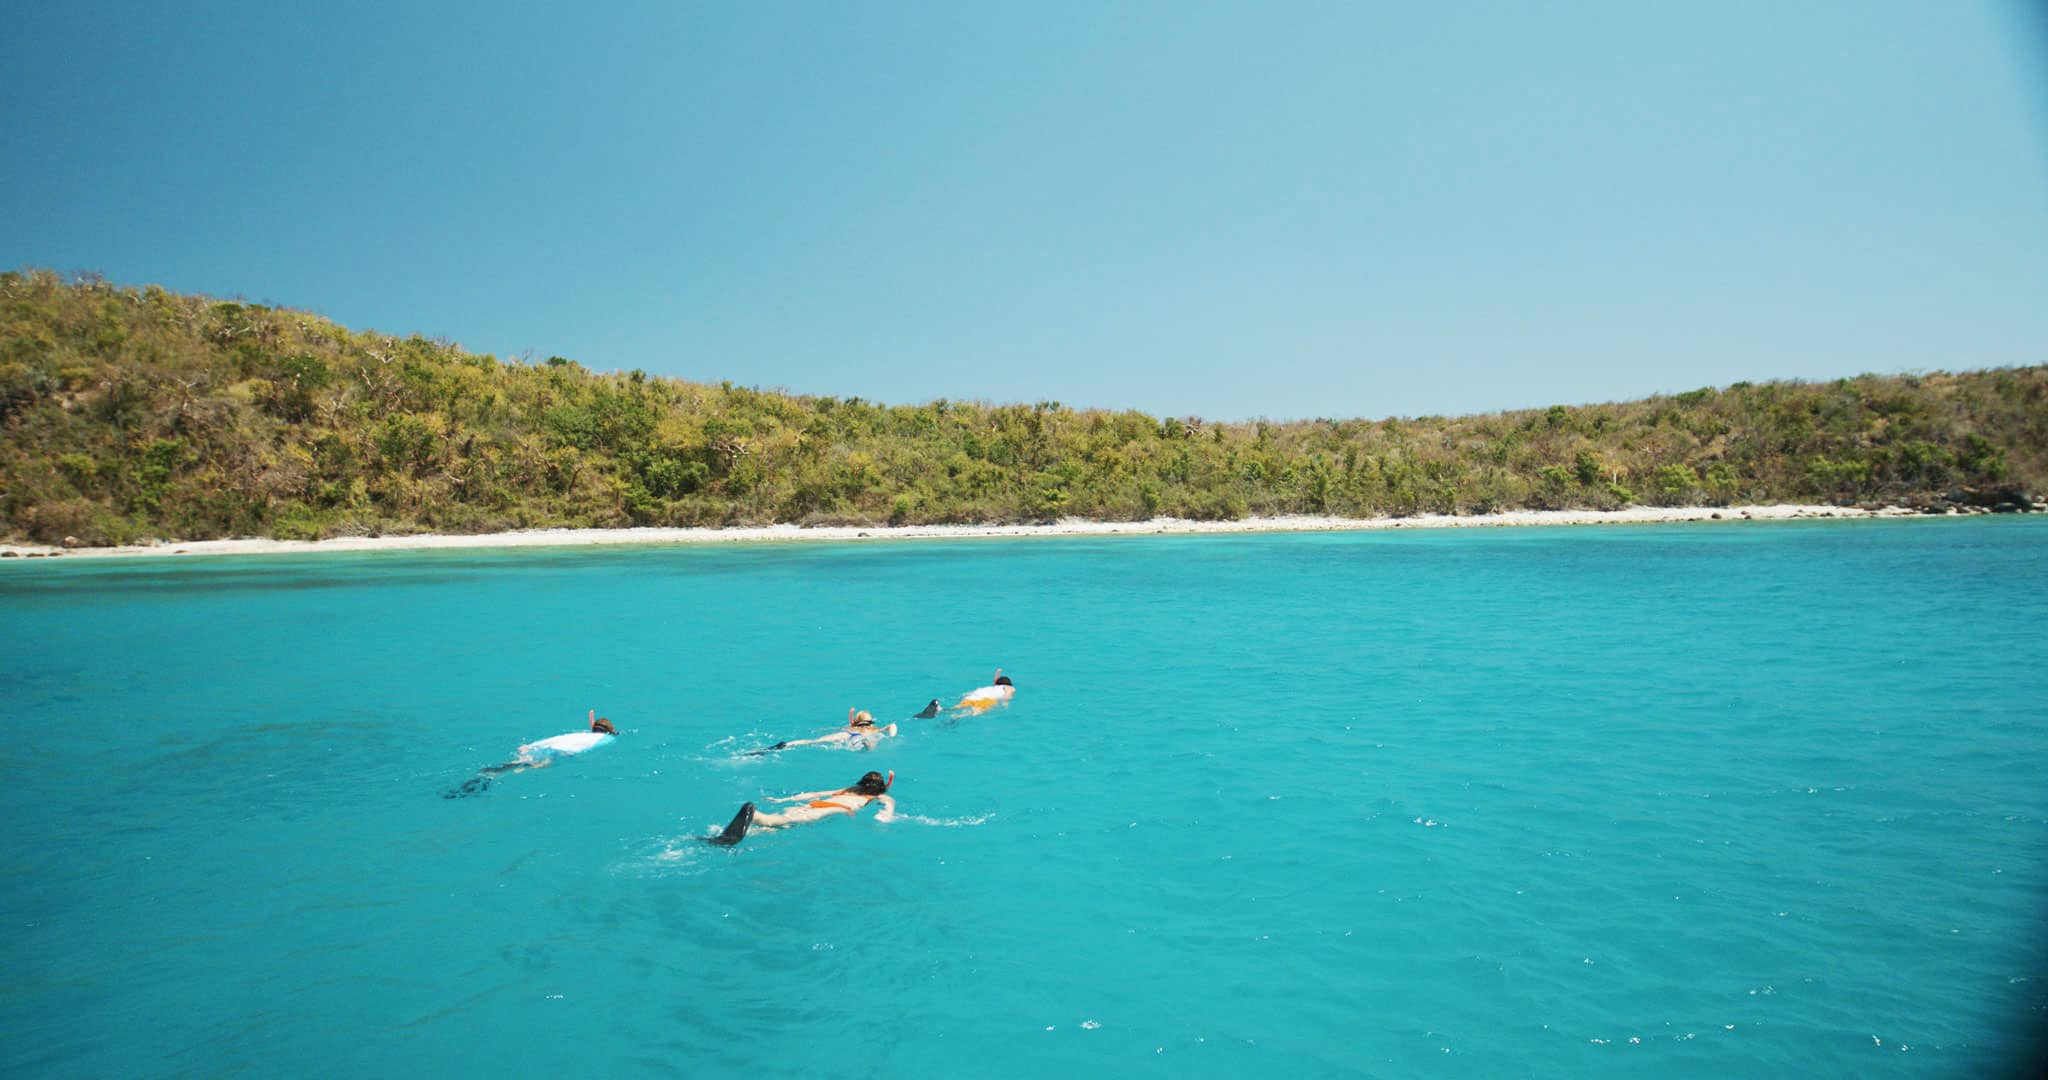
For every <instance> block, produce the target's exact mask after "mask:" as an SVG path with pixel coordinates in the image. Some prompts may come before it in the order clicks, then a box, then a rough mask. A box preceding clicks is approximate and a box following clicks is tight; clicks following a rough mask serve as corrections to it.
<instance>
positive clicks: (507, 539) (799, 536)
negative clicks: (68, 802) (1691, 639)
mask: <svg viewBox="0 0 2048 1080" xmlns="http://www.w3.org/2000/svg"><path fill="white" fill-rule="evenodd" d="M1919 516H1922V515H1920V514H1918V513H1916V512H1914V511H1911V510H1902V509H1898V508H1896V507H1886V508H1884V509H1881V510H1859V509H1856V508H1853V507H1841V506H1719V507H1715V506H1677V507H1649V506H1644V507H1631V508H1629V509H1626V510H1517V511H1510V512H1506V513H1499V514H1475V515H1470V516H1459V515H1450V514H1420V515H1417V516H1414V517H1375V518H1337V517H1264V518H1246V519H1244V520H1242V521H1187V520H1183V519H1180V518H1155V519H1153V520H1151V521H1083V520H1079V519H1068V520H1065V521H1060V522H1057V523H1054V524H1050V525H903V526H821V527H816V528H803V527H801V526H797V525H768V526H761V527H753V528H732V529H666V528H646V529H530V530H525V531H521V532H502V533H480V534H477V535H471V536H447V535H438V534H419V535H413V536H357V537H340V538H336V539H332V540H261V539H240V540H189V541H162V542H159V543H154V544H137V545H131V546H127V547H99V548H94V547H82V548H71V549H65V548H57V547H46V546H40V545H7V544H0V555H7V554H11V555H14V556H23V557H38V556H52V555H61V556H63V557H65V558H67V559H107V558H114V559H121V558H163V557H170V556H180V555H187V556H199V555H285V554H316V553H320V552H331V551H414V550H419V549H423V548H522V547H585V546H595V545H621V544H760V543H785V542H797V543H801V542H811V541H860V540H927V539H929V540H959V539H970V538H978V537H1033V536H1045V537H1055V536H1118V535H1142V534H1160V533H1255V532H1340V531H1357V530H1372V529H1483V528H1502V527H1508V526H1546V525H1548V526H1556V525H1648V524H1658V523H1664V522H1687V521H1721V522H1729V523H1734V522H1742V521H1784V520H1789V519H1794V518H1872V517H1919Z"/></svg>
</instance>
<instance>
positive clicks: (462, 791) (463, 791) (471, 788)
mask: <svg viewBox="0 0 2048 1080" xmlns="http://www.w3.org/2000/svg"><path fill="white" fill-rule="evenodd" d="M490 786H491V778H490V777H488V776H484V775H482V774H478V775H476V776H472V777H470V778H469V779H467V780H464V781H463V782H462V786H461V787H459V788H450V789H448V790H447V791H444V792H442V793H441V797H442V798H444V799H467V798H469V797H470V796H471V795H481V794H483V793H484V792H485V791H487V790H489V789H490Z"/></svg>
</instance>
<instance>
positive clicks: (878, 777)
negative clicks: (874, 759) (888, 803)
mask: <svg viewBox="0 0 2048 1080" xmlns="http://www.w3.org/2000/svg"><path fill="white" fill-rule="evenodd" d="M846 790H848V791H850V792H852V793H854V794H855V795H880V794H882V793H883V792H885V791H888V790H889V781H888V779H887V778H886V777H884V776H883V775H882V774H881V773H878V772H871V773H869V774H867V775H866V776H863V777H861V778H860V779H859V780H856V781H854V782H853V786H852V787H850V788H847V789H846Z"/></svg>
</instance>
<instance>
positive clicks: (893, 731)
mask: <svg viewBox="0 0 2048 1080" xmlns="http://www.w3.org/2000/svg"><path fill="white" fill-rule="evenodd" d="M882 730H883V731H886V732H888V733H889V734H890V735H892V736H893V735H895V734H896V725H894V724H890V725H889V726H888V727H885V728H883V729H882Z"/></svg>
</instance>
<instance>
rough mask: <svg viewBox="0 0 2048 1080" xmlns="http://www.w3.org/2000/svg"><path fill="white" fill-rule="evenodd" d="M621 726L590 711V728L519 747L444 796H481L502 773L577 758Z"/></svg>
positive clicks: (538, 767)
mask: <svg viewBox="0 0 2048 1080" xmlns="http://www.w3.org/2000/svg"><path fill="white" fill-rule="evenodd" d="M618 734H619V729H618V728H615V727H613V726H612V722H611V721H610V720H607V719H605V718H604V717H602V716H599V715H597V710H596V709H592V710H590V730H588V731H572V732H569V733H568V734H566V735H555V736H551V737H549V738H546V739H540V740H537V741H534V742H530V743H527V744H526V745H524V746H521V747H520V748H519V753H518V756H516V757H514V758H513V759H512V760H510V761H507V762H505V763H504V764H502V765H486V766H484V767H483V768H481V769H478V770H477V773H476V775H475V776H472V777H470V778H469V779H468V780H465V781H463V782H462V786H461V787H459V788H456V789H454V790H452V791H449V792H446V793H444V794H443V795H442V796H441V797H442V798H444V799H460V798H463V797H464V796H468V795H481V794H483V792H484V790H485V789H486V788H489V787H490V786H491V779H492V778H493V777H496V776H499V775H501V774H503V773H516V772H525V771H526V770H528V769H545V768H547V767H548V766H550V765H553V764H554V763H555V762H557V761H559V760H561V759H562V758H565V757H574V756H575V755H577V754H580V753H582V752H584V751H585V750H594V749H596V748H598V747H600V746H603V745H604V744H606V743H608V742H611V741H612V740H613V739H615V738H617V737H618Z"/></svg>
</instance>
